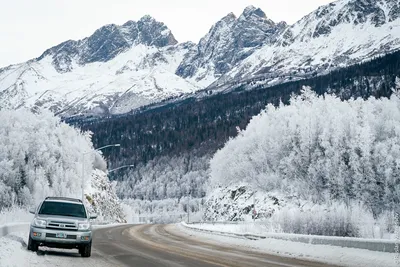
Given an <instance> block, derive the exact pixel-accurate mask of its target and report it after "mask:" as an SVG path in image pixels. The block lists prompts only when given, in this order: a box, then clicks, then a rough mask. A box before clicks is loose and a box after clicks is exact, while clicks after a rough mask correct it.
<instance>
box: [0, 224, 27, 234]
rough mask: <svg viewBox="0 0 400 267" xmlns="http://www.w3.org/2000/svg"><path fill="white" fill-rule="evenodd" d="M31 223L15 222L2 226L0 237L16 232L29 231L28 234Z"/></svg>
mask: <svg viewBox="0 0 400 267" xmlns="http://www.w3.org/2000/svg"><path fill="white" fill-rule="evenodd" d="M28 229H29V223H15V224H9V225H3V226H0V237H3V236H6V235H9V234H11V233H14V232H20V231H27V234H28Z"/></svg>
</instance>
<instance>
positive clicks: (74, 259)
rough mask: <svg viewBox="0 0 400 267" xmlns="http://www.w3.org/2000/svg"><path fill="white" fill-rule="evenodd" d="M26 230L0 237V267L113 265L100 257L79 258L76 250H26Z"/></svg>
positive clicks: (109, 266) (98, 266) (106, 266)
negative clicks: (35, 251)
mask: <svg viewBox="0 0 400 267" xmlns="http://www.w3.org/2000/svg"><path fill="white" fill-rule="evenodd" d="M28 231H29V229H28V226H27V229H26V231H23V232H20V231H19V232H15V233H12V234H10V235H7V236H5V237H0V267H28V266H57V267H82V266H85V267H113V266H115V264H111V262H110V263H109V262H107V261H106V259H103V258H101V257H98V256H97V257H91V258H81V256H80V254H79V253H78V250H76V249H75V250H64V249H48V248H42V247H41V248H40V249H39V251H38V252H37V253H34V252H31V251H28V250H27V242H28V240H27V239H28Z"/></svg>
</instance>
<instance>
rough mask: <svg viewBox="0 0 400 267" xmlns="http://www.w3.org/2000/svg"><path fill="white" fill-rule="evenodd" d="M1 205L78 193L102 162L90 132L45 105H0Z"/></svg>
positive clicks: (86, 186) (69, 195)
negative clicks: (8, 107)
mask: <svg viewBox="0 0 400 267" xmlns="http://www.w3.org/2000/svg"><path fill="white" fill-rule="evenodd" d="M0 120H1V124H0V209H2V208H4V207H10V206H12V205H14V204H19V205H32V204H37V203H38V202H39V201H41V200H43V198H44V197H46V196H68V197H78V198H80V197H81V186H82V162H83V157H82V155H83V153H86V152H91V153H87V154H86V156H85V165H84V166H85V169H84V170H83V171H84V182H85V183H84V185H85V188H86V189H88V188H89V187H90V178H91V175H92V170H93V168H96V169H101V170H103V171H104V170H105V169H106V163H105V161H104V159H103V158H102V156H101V155H100V154H98V152H96V151H95V150H94V149H93V147H92V143H91V135H90V133H87V132H86V133H82V132H80V131H79V130H77V129H75V128H73V127H71V126H69V125H67V124H65V123H63V122H61V121H60V119H59V118H57V117H55V116H54V115H53V114H51V113H50V112H47V111H40V112H39V113H37V114H33V113H31V112H30V111H27V110H18V111H7V110H2V111H0Z"/></svg>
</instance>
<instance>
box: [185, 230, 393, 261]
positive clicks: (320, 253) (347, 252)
mask: <svg viewBox="0 0 400 267" xmlns="http://www.w3.org/2000/svg"><path fill="white" fill-rule="evenodd" d="M178 227H180V229H181V231H182V233H183V234H185V235H190V236H198V237H200V238H204V239H207V240H208V241H210V242H214V243H218V244H222V245H227V246H238V247H241V248H244V249H248V250H252V251H258V252H263V253H268V254H275V255H279V256H284V257H290V258H299V259H306V260H314V261H319V262H325V263H329V264H335V265H339V266H352V267H366V266H371V267H378V266H386V267H390V266H393V267H395V266H399V264H400V262H399V261H398V260H397V259H396V254H395V253H384V252H375V251H369V250H363V249H354V248H343V247H335V246H329V245H311V244H305V243H298V242H292V241H286V240H277V239H269V238H267V239H260V240H249V239H245V238H237V237H230V236H222V235H218V234H212V233H206V232H199V231H196V230H193V229H190V228H187V227H184V226H183V224H181V225H179V226H178ZM222 227H223V228H225V229H232V226H231V225H229V226H227V225H222V226H221V225H219V226H217V227H216V229H219V230H221V228H222Z"/></svg>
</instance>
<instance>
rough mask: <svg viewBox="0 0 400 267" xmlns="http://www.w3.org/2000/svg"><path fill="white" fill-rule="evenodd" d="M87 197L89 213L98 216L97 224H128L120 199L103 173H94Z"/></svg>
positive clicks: (98, 171) (96, 171)
mask: <svg viewBox="0 0 400 267" xmlns="http://www.w3.org/2000/svg"><path fill="white" fill-rule="evenodd" d="M85 196H86V200H87V202H86V203H85V204H86V206H87V207H88V208H89V212H94V213H96V214H97V215H98V217H97V219H96V222H97V223H101V224H106V223H126V215H125V213H124V211H123V208H122V206H121V202H120V199H119V198H118V197H117V194H116V193H115V188H114V187H113V186H112V184H111V183H110V181H109V180H108V177H107V175H106V173H104V172H103V171H100V170H95V171H93V174H92V180H91V187H90V189H89V190H88V191H87V192H86V193H85Z"/></svg>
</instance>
